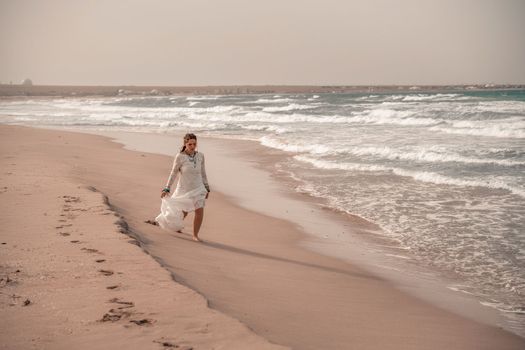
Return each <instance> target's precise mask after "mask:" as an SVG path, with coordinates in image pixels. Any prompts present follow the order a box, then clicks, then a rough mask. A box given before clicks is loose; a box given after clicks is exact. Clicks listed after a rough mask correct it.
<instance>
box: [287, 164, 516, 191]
mask: <svg viewBox="0 0 525 350" xmlns="http://www.w3.org/2000/svg"><path fill="white" fill-rule="evenodd" d="M294 159H296V160H298V161H301V162H304V163H309V164H311V165H313V166H314V167H316V168H319V169H329V170H355V171H366V172H383V173H384V172H390V173H394V174H395V175H398V176H404V177H410V178H412V179H414V180H416V181H420V182H427V183H433V184H437V185H452V186H460V187H484V188H490V189H497V190H506V191H509V192H511V193H513V194H516V195H518V196H521V197H525V190H524V189H522V188H517V187H514V186H511V185H509V184H507V183H505V182H504V181H502V180H500V179H497V178H489V179H488V180H486V179H473V180H465V179H458V178H452V177H449V176H445V175H441V174H438V173H434V172H429V171H413V170H407V169H402V168H397V167H387V166H383V165H376V164H361V163H350V162H332V161H326V160H320V159H315V158H311V157H308V156H304V155H296V156H294Z"/></svg>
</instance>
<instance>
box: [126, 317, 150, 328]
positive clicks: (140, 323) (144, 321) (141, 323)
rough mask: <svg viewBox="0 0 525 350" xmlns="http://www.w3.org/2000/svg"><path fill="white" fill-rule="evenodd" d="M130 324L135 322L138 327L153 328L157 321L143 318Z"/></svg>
mask: <svg viewBox="0 0 525 350" xmlns="http://www.w3.org/2000/svg"><path fill="white" fill-rule="evenodd" d="M129 322H133V323H135V324H136V325H137V326H151V325H153V323H154V322H155V321H154V320H152V319H149V318H143V319H141V320H130V321H129Z"/></svg>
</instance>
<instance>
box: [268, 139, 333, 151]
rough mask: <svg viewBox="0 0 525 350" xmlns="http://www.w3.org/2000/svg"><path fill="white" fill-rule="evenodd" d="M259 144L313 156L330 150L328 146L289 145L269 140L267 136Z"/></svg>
mask: <svg viewBox="0 0 525 350" xmlns="http://www.w3.org/2000/svg"><path fill="white" fill-rule="evenodd" d="M259 142H260V143H261V144H262V145H263V146H266V147H270V148H275V149H279V150H282V151H286V152H294V153H304V152H308V153H312V154H322V153H326V152H329V151H330V149H329V148H328V147H326V146H322V145H316V144H314V145H295V144H287V143H282V142H279V141H276V140H274V139H272V138H269V137H267V136H263V137H261V138H260V139H259Z"/></svg>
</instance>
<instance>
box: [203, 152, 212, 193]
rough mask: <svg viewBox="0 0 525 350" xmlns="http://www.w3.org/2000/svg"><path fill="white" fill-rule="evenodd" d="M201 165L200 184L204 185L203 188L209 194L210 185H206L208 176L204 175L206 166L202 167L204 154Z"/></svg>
mask: <svg viewBox="0 0 525 350" xmlns="http://www.w3.org/2000/svg"><path fill="white" fill-rule="evenodd" d="M201 155H202V165H201V174H202V182H203V183H204V187H205V188H206V191H208V192H210V185H209V184H208V176H207V175H206V166H205V165H204V154H202V153H201Z"/></svg>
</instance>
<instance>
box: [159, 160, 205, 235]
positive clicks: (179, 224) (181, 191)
mask: <svg viewBox="0 0 525 350" xmlns="http://www.w3.org/2000/svg"><path fill="white" fill-rule="evenodd" d="M177 176H178V182H177V187H176V189H175V192H173V195H172V196H171V197H170V196H166V197H164V198H162V200H161V206H160V214H159V215H158V216H157V217H156V218H155V221H157V222H158V223H159V226H160V227H162V228H163V229H165V230H173V231H179V230H182V228H183V227H184V221H183V219H184V214H183V211H184V212H186V213H189V212H192V211H194V210H195V209H199V208H203V207H204V202H205V199H206V194H207V193H208V192H209V185H208V178H207V176H206V168H205V166H204V154H202V153H200V152H195V153H194V154H193V156H189V155H188V154H186V153H185V152H180V153H178V154H177V155H176V156H175V160H174V161H173V168H172V169H171V173H170V176H169V178H168V183H167V184H166V187H167V188H169V189H171V185H172V184H173V182H174V181H175V178H177Z"/></svg>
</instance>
